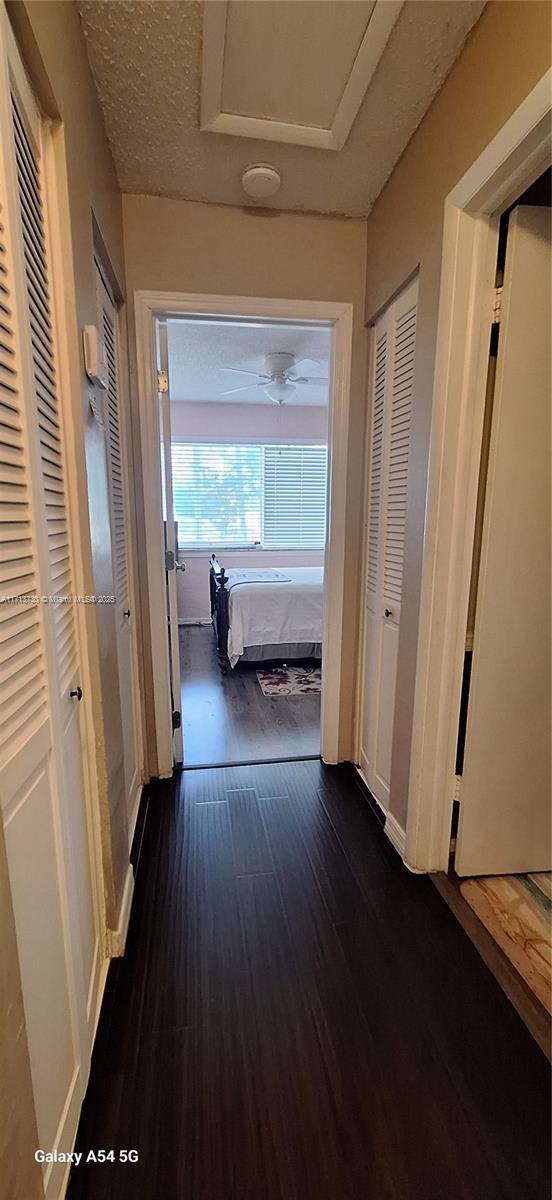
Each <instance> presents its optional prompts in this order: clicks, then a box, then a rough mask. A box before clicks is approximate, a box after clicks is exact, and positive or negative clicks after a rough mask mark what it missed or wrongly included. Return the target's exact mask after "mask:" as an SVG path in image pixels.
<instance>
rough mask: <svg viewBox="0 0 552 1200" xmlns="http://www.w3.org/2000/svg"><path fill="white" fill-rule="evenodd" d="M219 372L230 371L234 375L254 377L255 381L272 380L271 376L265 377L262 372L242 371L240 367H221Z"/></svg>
mask: <svg viewBox="0 0 552 1200" xmlns="http://www.w3.org/2000/svg"><path fill="white" fill-rule="evenodd" d="M219 371H230V372H231V373H232V375H252V376H253V378H254V379H270V375H263V374H262V373H261V372H260V371H242V370H241V369H240V368H239V367H219Z"/></svg>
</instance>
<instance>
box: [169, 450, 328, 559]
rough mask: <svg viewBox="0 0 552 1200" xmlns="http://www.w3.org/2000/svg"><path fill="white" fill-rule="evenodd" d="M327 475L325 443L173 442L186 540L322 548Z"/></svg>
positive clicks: (179, 517)
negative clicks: (214, 443) (306, 444)
mask: <svg viewBox="0 0 552 1200" xmlns="http://www.w3.org/2000/svg"><path fill="white" fill-rule="evenodd" d="M326 473H327V450H326V447H325V446H299V445H293V446H243V445H241V446H213V445H210V446H208V445H191V444H188V443H184V442H173V443H172V476H173V495H174V516H175V520H176V521H177V522H178V540H179V543H180V545H182V546H207V547H209V548H212V547H213V546H214V547H217V548H218V547H221V546H262V548H263V549H277V548H282V549H293V550H299V549H322V548H323V546H324V543H325V538H326Z"/></svg>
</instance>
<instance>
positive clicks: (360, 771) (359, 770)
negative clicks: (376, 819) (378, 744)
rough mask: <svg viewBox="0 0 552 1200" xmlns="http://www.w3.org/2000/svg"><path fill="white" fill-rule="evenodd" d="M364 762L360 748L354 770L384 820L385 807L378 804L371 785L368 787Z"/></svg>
mask: <svg viewBox="0 0 552 1200" xmlns="http://www.w3.org/2000/svg"><path fill="white" fill-rule="evenodd" d="M365 762H366V759H365V756H364V754H363V752H362V750H361V752H360V764H359V763H357V764H356V767H355V769H356V771H357V774H358V775H360V778H361V779H362V782H363V784H364V786H365V788H366V790H367V791H368V792H370V795H371V797H372V800H373V801H374V804H375V805H376V806H377V808H378V809H379V811H380V813H381V815H382V818H383V820H385V819H386V817H387V813H386V811H385V809H384V808H383V805H381V804H380V802H379V800H378V799H377V797H376V796H374V793H373V791H372V789H371V787H370V784H369V783H368V771H367V769H366V768H365V765H364V764H365Z"/></svg>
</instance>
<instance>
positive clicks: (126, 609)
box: [123, 608, 130, 617]
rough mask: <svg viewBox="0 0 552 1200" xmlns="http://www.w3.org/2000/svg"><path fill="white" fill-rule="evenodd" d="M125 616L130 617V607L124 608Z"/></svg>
mask: <svg viewBox="0 0 552 1200" xmlns="http://www.w3.org/2000/svg"><path fill="white" fill-rule="evenodd" d="M123 617H130V608H125V609H123Z"/></svg>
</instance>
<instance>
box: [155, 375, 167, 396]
mask: <svg viewBox="0 0 552 1200" xmlns="http://www.w3.org/2000/svg"><path fill="white" fill-rule="evenodd" d="M168 390H169V377H168V375H167V372H166V371H158V372H157V391H158V392H162V393H163V395H164V394H165V392H168Z"/></svg>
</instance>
